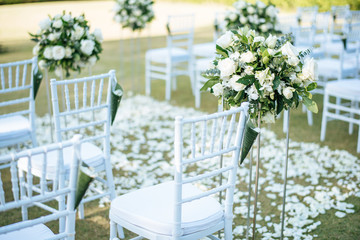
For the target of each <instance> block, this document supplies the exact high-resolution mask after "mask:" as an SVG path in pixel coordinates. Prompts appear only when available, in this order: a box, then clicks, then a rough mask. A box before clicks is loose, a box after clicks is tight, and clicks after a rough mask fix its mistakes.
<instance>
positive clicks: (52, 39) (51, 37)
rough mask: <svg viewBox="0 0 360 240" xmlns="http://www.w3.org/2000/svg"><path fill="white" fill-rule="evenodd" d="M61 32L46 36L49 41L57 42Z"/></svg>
mask: <svg viewBox="0 0 360 240" xmlns="http://www.w3.org/2000/svg"><path fill="white" fill-rule="evenodd" d="M60 35H61V32H56V33H50V34H49V36H48V39H49V40H50V41H55V40H58V39H59V38H60Z"/></svg>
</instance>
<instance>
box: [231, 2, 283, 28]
mask: <svg viewBox="0 0 360 240" xmlns="http://www.w3.org/2000/svg"><path fill="white" fill-rule="evenodd" d="M233 7H234V8H235V9H234V10H232V11H228V12H227V13H226V16H225V20H224V21H225V25H226V29H227V30H237V29H238V28H239V27H248V28H250V29H253V30H255V31H256V32H258V33H259V34H260V35H262V34H264V35H269V34H276V33H280V31H279V27H280V26H279V22H278V17H277V16H278V12H279V10H278V9H277V8H276V7H275V6H274V5H273V4H269V5H266V4H265V3H263V2H261V1H259V0H258V1H257V2H256V3H255V4H251V3H247V2H245V1H243V0H240V1H237V2H235V3H234V4H233Z"/></svg>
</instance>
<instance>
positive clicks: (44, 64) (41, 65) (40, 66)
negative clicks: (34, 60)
mask: <svg viewBox="0 0 360 240" xmlns="http://www.w3.org/2000/svg"><path fill="white" fill-rule="evenodd" d="M39 68H40V69H45V68H46V62H45V60H40V61H39Z"/></svg>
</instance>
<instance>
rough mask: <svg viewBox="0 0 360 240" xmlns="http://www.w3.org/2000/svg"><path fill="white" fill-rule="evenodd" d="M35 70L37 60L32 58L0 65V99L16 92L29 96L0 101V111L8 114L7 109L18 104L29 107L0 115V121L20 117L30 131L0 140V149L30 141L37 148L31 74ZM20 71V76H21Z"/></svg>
mask: <svg viewBox="0 0 360 240" xmlns="http://www.w3.org/2000/svg"><path fill="white" fill-rule="evenodd" d="M28 65H30V70H31V73H30V74H31V77H30V81H29V79H28ZM14 68H15V71H14V72H15V78H14V79H13V69H14ZM36 68H37V58H36V57H34V58H32V59H28V60H24V61H17V62H10V63H2V64H0V79H1V81H0V84H1V89H0V99H1V96H4V95H5V94H12V93H16V92H23V91H29V95H28V96H26V97H22V98H18V99H13V100H4V99H2V100H0V110H1V109H4V108H7V110H6V112H9V108H10V107H11V106H12V107H14V106H17V105H19V104H26V103H29V107H28V108H27V109H24V108H23V110H19V111H12V112H9V113H6V114H2V115H0V119H3V120H5V119H6V118H9V117H10V118H11V117H16V116H22V117H25V118H26V119H27V120H28V123H29V127H30V129H29V130H30V131H29V132H28V133H27V134H25V135H22V136H18V137H17V138H13V139H7V140H6V141H3V139H1V142H0V147H7V146H12V145H19V144H21V143H24V142H26V141H29V140H30V141H31V142H32V145H33V147H35V146H37V141H36V132H35V131H36V128H35V100H34V96H33V94H34V93H33V87H34V83H33V80H34V79H33V72H34V71H35V69H36ZM5 70H7V77H8V79H5V73H4V71H5ZM21 71H22V74H21Z"/></svg>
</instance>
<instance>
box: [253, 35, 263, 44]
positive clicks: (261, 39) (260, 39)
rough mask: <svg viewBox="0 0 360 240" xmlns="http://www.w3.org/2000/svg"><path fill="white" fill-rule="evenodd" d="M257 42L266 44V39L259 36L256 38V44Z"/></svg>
mask: <svg viewBox="0 0 360 240" xmlns="http://www.w3.org/2000/svg"><path fill="white" fill-rule="evenodd" d="M256 42H261V43H262V42H265V38H264V37H262V36H257V37H255V38H254V43H256Z"/></svg>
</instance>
